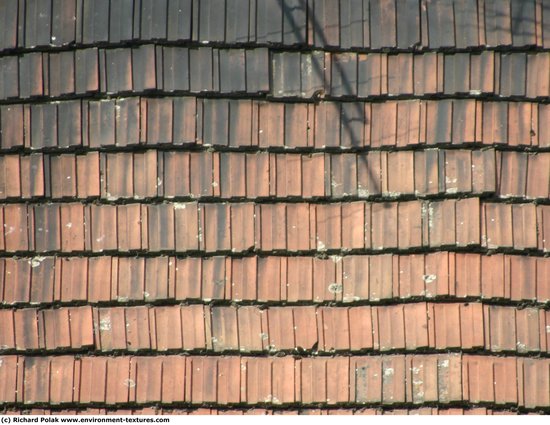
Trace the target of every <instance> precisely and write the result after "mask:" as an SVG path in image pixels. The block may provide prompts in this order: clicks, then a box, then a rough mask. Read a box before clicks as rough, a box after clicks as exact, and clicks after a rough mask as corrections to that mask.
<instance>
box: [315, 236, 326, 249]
mask: <svg viewBox="0 0 550 425" xmlns="http://www.w3.org/2000/svg"><path fill="white" fill-rule="evenodd" d="M326 250H327V247H326V246H325V244H324V242H323V241H322V240H319V238H317V251H326Z"/></svg>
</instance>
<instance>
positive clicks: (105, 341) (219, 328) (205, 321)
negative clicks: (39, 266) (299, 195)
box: [0, 302, 550, 354]
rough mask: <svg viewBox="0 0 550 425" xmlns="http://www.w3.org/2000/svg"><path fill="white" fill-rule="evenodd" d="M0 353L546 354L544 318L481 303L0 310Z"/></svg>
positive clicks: (548, 329)
mask: <svg viewBox="0 0 550 425" xmlns="http://www.w3.org/2000/svg"><path fill="white" fill-rule="evenodd" d="M0 319H1V320H0V351H10V352H11V351H35V350H41V351H43V350H47V351H55V350H61V351H66V350H77V351H86V352H88V353H90V351H101V352H111V351H118V350H122V351H132V352H133V351H150V350H154V351H155V352H165V351H170V350H177V351H181V350H189V351H201V352H202V351H204V350H212V351H214V352H226V351H238V352H254V353H259V352H266V351H268V352H278V351H293V352H308V353H314V354H317V353H333V352H358V351H365V350H369V351H370V350H374V351H389V350H412V351H414V350H417V349H419V348H431V349H437V350H445V349H451V348H460V349H467V350H471V349H475V350H479V349H484V350H488V351H491V352H501V351H505V352H518V353H538V352H549V351H550V312H548V311H545V310H542V309H537V308H525V309H521V310H519V309H517V308H515V307H501V306H488V305H483V304H481V303H477V302H476V303H465V304H451V303H441V304H437V303H425V302H421V303H411V304H397V305H386V306H380V307H371V306H356V307H316V306H308V307H305V306H297V307H266V308H263V306H262V307H260V306H239V307H235V306H233V307H222V306H218V307H215V306H214V307H209V306H203V305H191V306H179V305H174V306H162V307H161V306H136V307H112V308H97V307H90V306H83V307H62V308H59V309H38V308H25V309H16V310H8V309H2V310H0Z"/></svg>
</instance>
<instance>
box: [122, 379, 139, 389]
mask: <svg viewBox="0 0 550 425" xmlns="http://www.w3.org/2000/svg"><path fill="white" fill-rule="evenodd" d="M122 383H123V385H124V386H126V387H128V388H134V387H135V386H136V383H135V381H134V380H133V379H128V378H127V379H125V380H124V381H122Z"/></svg>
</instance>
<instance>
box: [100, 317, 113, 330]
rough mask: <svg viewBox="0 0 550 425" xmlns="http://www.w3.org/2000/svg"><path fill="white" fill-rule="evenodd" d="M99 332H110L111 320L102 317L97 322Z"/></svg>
mask: <svg viewBox="0 0 550 425" xmlns="http://www.w3.org/2000/svg"><path fill="white" fill-rule="evenodd" d="M99 330H100V331H110V330H111V319H110V318H109V317H104V318H103V319H101V320H100V321H99Z"/></svg>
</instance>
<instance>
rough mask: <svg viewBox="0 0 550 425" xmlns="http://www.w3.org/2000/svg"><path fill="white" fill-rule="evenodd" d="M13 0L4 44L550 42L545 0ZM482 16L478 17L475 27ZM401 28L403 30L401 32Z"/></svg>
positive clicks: (0, 39)
mask: <svg viewBox="0 0 550 425" xmlns="http://www.w3.org/2000/svg"><path fill="white" fill-rule="evenodd" d="M22 3H23V4H21V6H19V8H18V6H17V3H6V4H5V5H3V7H2V8H1V9H0V11H1V13H0V16H2V17H3V18H4V19H3V20H2V21H0V22H1V23H2V31H0V49H10V48H17V47H21V48H32V47H35V46H39V47H61V46H66V45H74V44H77V45H79V44H95V43H107V42H109V43H120V42H125V41H132V40H169V41H198V42H203V43H204V42H219V43H228V44H234V43H261V44H265V43H269V44H271V43H273V44H284V45H289V46H290V45H314V46H316V47H341V48H345V49H347V48H372V49H380V48H396V47H397V48H401V49H409V48H412V47H420V46H425V47H430V48H440V47H449V48H450V47H457V48H468V47H476V46H508V45H512V46H514V47H523V46H539V47H545V48H548V47H549V46H550V28H549V27H548V25H547V21H548V16H550V8H548V6H547V4H546V3H544V2H542V3H540V2H536V1H535V0H529V1H521V0H485V1H483V2H481V1H476V0H448V1H441V2H430V1H427V0H407V1H395V0H345V1H341V2H339V3H334V2H333V1H330V0H308V1H305V0H304V1H299V0H284V1H281V2H279V1H276V0H262V1H255V0H223V1H221V2H220V1H214V0H201V1H198V0H162V1H158V0H156V1H155V0H142V1H135V0H126V1H124V2H121V3H120V4H119V3H115V4H110V2H109V1H108V0H85V1H83V2H76V1H74V0H73V1H70V2H61V1H59V0H53V1H44V2H39V3H35V2H32V1H30V0H26V1H25V2H22ZM472 22H475V23H478V22H479V25H478V26H476V28H475V29H472ZM398 28H399V30H398Z"/></svg>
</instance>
